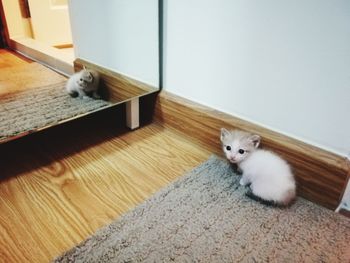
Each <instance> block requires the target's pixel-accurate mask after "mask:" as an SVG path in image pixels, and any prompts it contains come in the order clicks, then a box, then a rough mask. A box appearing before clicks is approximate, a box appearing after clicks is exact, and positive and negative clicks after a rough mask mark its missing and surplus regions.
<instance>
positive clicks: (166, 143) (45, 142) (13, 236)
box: [0, 52, 210, 262]
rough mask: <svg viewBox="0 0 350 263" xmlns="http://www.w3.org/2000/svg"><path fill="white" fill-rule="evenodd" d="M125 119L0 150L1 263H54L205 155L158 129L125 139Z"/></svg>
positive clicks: (111, 113) (86, 123)
mask: <svg viewBox="0 0 350 263" xmlns="http://www.w3.org/2000/svg"><path fill="white" fill-rule="evenodd" d="M0 61H1V65H2V66H3V67H7V68H8V67H11V63H13V64H12V66H13V65H21V63H24V64H26V63H30V61H28V60H26V59H23V58H22V57H20V56H17V55H14V54H7V53H6V52H1V53H0ZM141 113H142V112H141ZM141 115H142V114H141ZM124 116H125V109H124V108H123V105H121V106H118V107H115V108H111V109H108V110H105V111H102V112H98V113H95V114H93V115H91V116H87V117H84V118H82V119H78V120H76V121H74V122H72V123H66V124H64V125H61V126H58V127H54V128H51V129H49V130H45V131H41V132H39V133H35V134H32V135H29V136H26V137H24V138H21V139H18V140H15V141H12V142H8V143H5V144H1V145H0V211H1V212H0V236H1V238H0V262H48V261H50V260H52V259H53V258H54V257H56V256H58V255H59V254H60V253H62V252H64V251H65V250H67V249H69V248H71V247H72V246H74V245H76V244H78V243H79V242H81V241H83V240H84V239H85V238H86V237H88V236H89V235H91V234H93V233H94V232H95V231H96V230H97V229H98V228H100V227H102V226H104V225H106V224H108V223H110V222H111V221H112V220H114V219H116V218H117V217H118V216H120V215H121V214H123V213H125V212H126V211H128V210H129V209H131V208H133V207H134V206H136V205H137V204H139V203H140V202H142V201H143V200H145V199H146V198H148V197H150V196H151V195H152V194H153V193H155V192H156V191H157V190H159V189H160V188H162V187H163V186H165V185H167V184H169V183H170V182H171V181H173V180H175V179H176V178H177V177H178V176H181V175H182V174H183V173H185V172H186V171H188V170H190V169H192V168H193V167H195V166H197V165H198V164H199V163H200V162H202V161H204V160H206V159H207V158H208V157H209V155H210V152H209V151H208V150H206V149H205V148H203V147H202V146H200V145H198V144H195V143H193V142H191V141H190V140H189V139H186V137H185V136H183V135H181V134H179V133H177V132H176V131H173V130H171V129H165V128H163V127H162V126H161V125H160V124H157V123H151V124H148V125H143V126H142V128H140V129H138V130H135V131H132V132H131V131H129V130H127V129H126V128H124V126H125V125H124V123H125V117H124Z"/></svg>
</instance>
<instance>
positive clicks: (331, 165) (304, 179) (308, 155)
mask: <svg viewBox="0 0 350 263" xmlns="http://www.w3.org/2000/svg"><path fill="white" fill-rule="evenodd" d="M155 118H156V120H157V121H159V122H160V123H162V125H164V126H167V127H170V128H174V129H176V130H179V131H181V132H183V133H185V134H186V135H187V136H189V137H192V138H193V139H194V140H196V141H198V142H199V143H202V144H204V145H206V146H207V147H209V148H210V150H211V151H212V152H213V153H216V154H222V151H221V145H220V139H219V136H220V128H221V127H226V128H228V129H236V128H237V129H241V130H246V131H249V132H252V133H257V134H259V135H261V137H262V147H264V148H268V149H271V150H273V151H274V152H276V153H278V154H280V155H281V156H282V157H283V158H285V159H286V160H287V161H288V162H289V163H290V165H291V166H292V168H293V171H294V174H295V176H296V179H297V183H298V194H299V195H300V196H302V197H304V198H306V199H308V200H310V201H312V202H315V203H317V204H320V205H322V206H325V207H327V208H330V209H335V208H336V207H337V206H338V204H339V202H340V200H341V197H342V195H343V192H344V189H345V185H346V182H347V177H348V167H347V161H346V159H345V158H343V157H341V156H338V155H336V154H333V153H330V152H327V151H325V150H322V149H319V148H317V147H315V146H312V145H309V144H306V143H304V142H301V141H298V140H296V139H293V138H290V137H287V136H285V135H282V134H279V133H277V132H274V131H271V130H268V129H266V128H263V127H260V126H258V125H255V124H252V123H249V122H247V121H244V120H242V119H239V118H236V117H233V116H231V115H228V114H225V113H222V112H219V111H217V110H213V109H210V108H208V107H205V106H202V105H200V104H197V103H194V102H192V101H189V100H187V99H184V98H181V97H178V96H176V95H173V94H170V93H168V92H164V91H162V92H161V93H160V94H159V96H158V98H157V102H156V107H155Z"/></svg>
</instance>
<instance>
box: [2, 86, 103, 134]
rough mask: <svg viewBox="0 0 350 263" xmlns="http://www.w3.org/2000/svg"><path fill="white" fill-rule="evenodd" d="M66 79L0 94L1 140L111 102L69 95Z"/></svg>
mask: <svg viewBox="0 0 350 263" xmlns="http://www.w3.org/2000/svg"><path fill="white" fill-rule="evenodd" d="M65 83H66V82H65V81H62V82H60V83H56V84H52V85H48V86H44V87H40V88H30V89H28V90H25V91H20V92H15V93H9V94H6V95H3V96H1V98H0V141H3V140H5V141H6V140H7V139H8V138H11V137H13V136H17V135H19V134H23V133H30V132H33V131H35V130H37V129H41V128H45V127H47V126H52V125H55V124H58V123H60V122H62V121H64V120H67V119H70V118H74V117H76V116H78V115H80V114H85V113H88V112H91V111H94V110H97V109H99V108H101V107H104V106H108V105H110V103H109V102H107V101H104V100H95V99H92V98H87V99H79V98H72V97H70V96H69V95H68V94H67V92H66V91H65Z"/></svg>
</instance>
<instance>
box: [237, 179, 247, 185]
mask: <svg viewBox="0 0 350 263" xmlns="http://www.w3.org/2000/svg"><path fill="white" fill-rule="evenodd" d="M239 184H240V185H242V186H245V185H246V183H245V181H244V180H243V178H241V180H239Z"/></svg>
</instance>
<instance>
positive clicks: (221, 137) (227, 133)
mask: <svg viewBox="0 0 350 263" xmlns="http://www.w3.org/2000/svg"><path fill="white" fill-rule="evenodd" d="M229 134H230V132H229V131H228V130H226V129H225V128H221V136H220V140H221V141H223V140H224V139H225V138H226V137H227V136H228V135H229Z"/></svg>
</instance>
